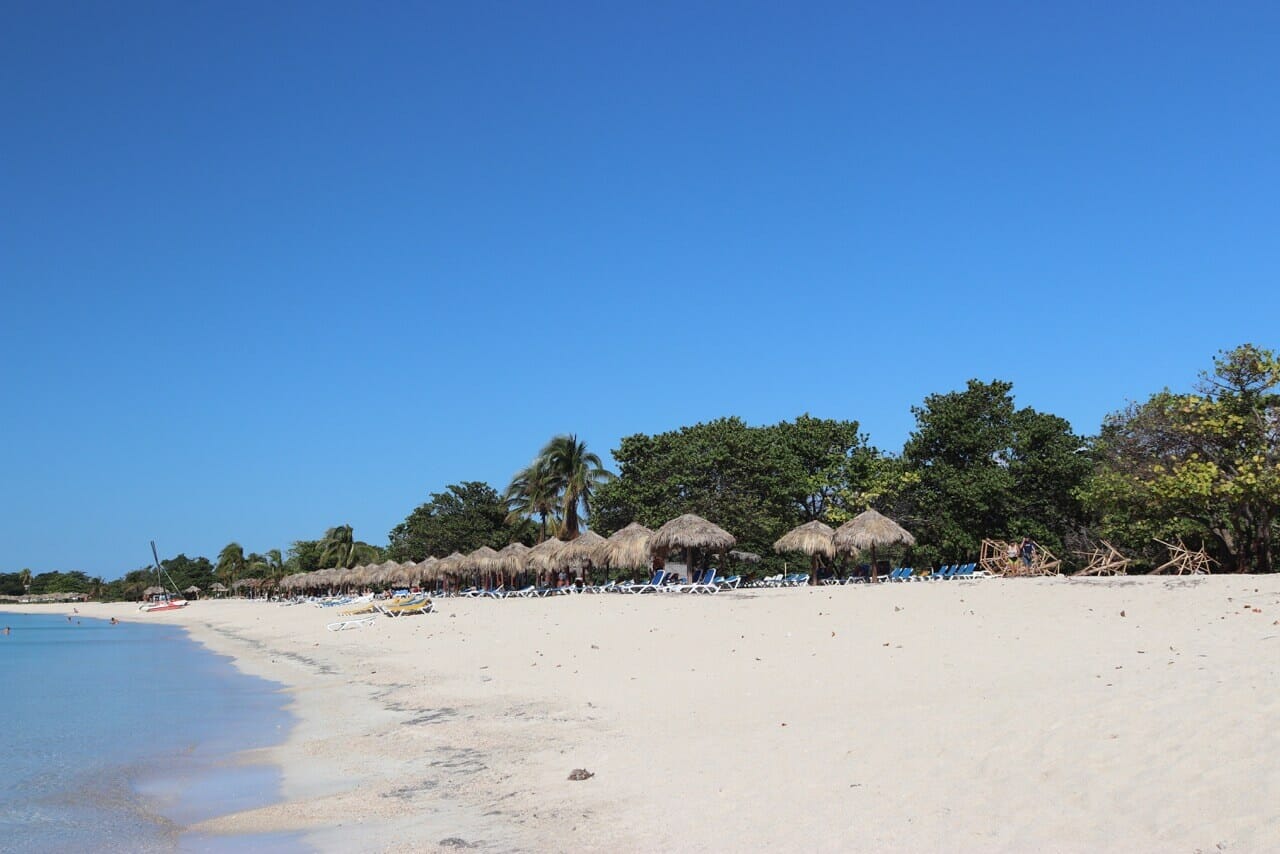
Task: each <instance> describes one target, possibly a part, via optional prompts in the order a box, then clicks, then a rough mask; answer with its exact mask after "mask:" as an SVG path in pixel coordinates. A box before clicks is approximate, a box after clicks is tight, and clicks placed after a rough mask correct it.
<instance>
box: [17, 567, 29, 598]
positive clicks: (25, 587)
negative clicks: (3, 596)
mask: <svg viewBox="0 0 1280 854" xmlns="http://www.w3.org/2000/svg"><path fill="white" fill-rule="evenodd" d="M18 580H19V581H21V582H22V591H23V592H24V593H26V592H29V591H30V590H31V570H29V569H26V568H23V570H22V572H19V573H18Z"/></svg>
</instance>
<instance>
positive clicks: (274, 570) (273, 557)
mask: <svg viewBox="0 0 1280 854" xmlns="http://www.w3.org/2000/svg"><path fill="white" fill-rule="evenodd" d="M263 567H264V568H265V570H266V576H267V578H270V579H271V580H272V581H279V580H280V579H281V578H284V572H285V570H284V555H282V554H281V553H280V550H279V549H267V553H266V554H265V555H264V556H263Z"/></svg>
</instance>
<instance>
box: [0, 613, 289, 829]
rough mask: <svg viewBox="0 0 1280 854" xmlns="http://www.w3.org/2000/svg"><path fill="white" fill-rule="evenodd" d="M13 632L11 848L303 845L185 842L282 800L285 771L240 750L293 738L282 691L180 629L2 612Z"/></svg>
mask: <svg viewBox="0 0 1280 854" xmlns="http://www.w3.org/2000/svg"><path fill="white" fill-rule="evenodd" d="M192 607H199V605H198V604H196V605H193V606H192ZM4 626H9V627H10V629H11V631H10V634H8V635H3V634H0V680H3V682H2V684H3V690H0V851H23V852H39V851H67V850H99V851H102V850H107V851H138V852H145V851H173V850H177V849H179V848H181V849H182V850H189V851H236V850H239V851H249V850H263V849H270V850H299V849H300V848H302V847H303V846H302V842H301V840H300V839H297V838H295V837H291V836H281V837H258V838H251V837H201V836H196V835H184V834H183V831H184V829H185V828H186V827H187V826H189V825H190V824H192V823H194V822H197V821H201V820H203V819H206V818H211V817H213V816H216V815H224V814H227V813H230V812H234V811H237V810H240V809H245V808H249V807H253V806H258V805H262V804H266V803H270V802H271V801H273V800H275V799H277V798H278V796H279V785H280V777H279V772H278V770H277V769H276V768H274V767H273V766H269V765H246V764H243V763H242V762H241V760H240V758H239V757H238V756H237V754H238V753H239V752H240V751H244V750H250V749H253V748H259V747H266V746H268V745H271V744H277V743H279V742H281V741H283V740H284V738H285V736H286V735H287V733H288V729H289V727H290V725H291V720H290V717H289V715H288V714H287V713H286V712H285V711H284V705H285V702H286V698H285V696H284V694H283V693H282V692H281V688H280V686H279V685H277V684H275V683H272V682H268V681H266V680H263V679H258V678H255V677H251V676H246V675H244V674H242V673H240V672H239V671H237V670H236V669H235V668H234V667H233V666H232V665H231V663H230V661H229V660H228V659H226V658H225V657H222V656H218V655H215V654H214V653H212V652H210V651H209V650H207V649H205V648H204V647H202V646H200V645H199V644H196V643H194V642H193V641H191V640H189V639H188V638H187V636H186V635H185V633H184V632H182V631H181V630H180V629H179V628H177V627H174V626H162V625H145V624H137V623H121V624H119V625H115V626H113V625H110V624H109V623H108V622H106V621H102V620H90V619H86V618H82V617H78V616H76V617H73V619H72V620H70V621H69V620H67V619H66V618H65V617H63V616H60V615H52V614H26V613H23V614H8V613H0V631H2V630H3V627H4Z"/></svg>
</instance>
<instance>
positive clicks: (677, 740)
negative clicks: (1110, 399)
mask: <svg viewBox="0 0 1280 854" xmlns="http://www.w3.org/2000/svg"><path fill="white" fill-rule="evenodd" d="M79 608H80V611H81V613H82V614H86V615H88V616H100V617H107V616H116V617H119V618H121V619H139V620H145V621H150V622H159V621H165V622H173V623H178V624H181V625H183V626H186V627H187V628H188V629H189V631H190V633H191V635H192V636H193V637H194V638H195V639H196V640H198V641H200V642H202V643H204V644H206V645H208V646H209V647H211V648H212V649H214V650H216V651H218V652H221V653H225V654H227V655H229V656H232V657H233V658H234V659H235V661H236V663H237V665H238V666H239V667H241V668H242V669H243V670H245V671H247V672H249V673H253V674H256V675H261V676H264V677H267V678H270V679H274V680H277V681H279V682H281V683H284V684H285V685H287V686H288V689H289V691H290V692H291V695H292V698H293V711H294V712H295V714H297V715H298V717H299V721H300V722H299V724H298V726H297V727H296V728H295V730H294V732H293V733H292V736H291V738H290V739H289V741H288V743H287V744H285V745H283V746H282V747H279V748H273V749H271V750H270V751H268V753H269V757H267V758H269V759H270V760H271V761H274V762H277V763H279V764H280V765H281V766H282V767H283V769H284V779H285V793H284V794H285V798H286V801H285V802H284V803H282V804H278V805H274V806H271V807H268V808H264V809H259V810H254V811H252V812H248V813H241V814H238V815H234V816H230V817H225V818H222V819H219V820H217V821H214V822H210V823H209V824H208V825H207V826H204V827H202V828H200V829H201V830H205V831H209V832H215V833H216V832H220V831H226V830H231V829H234V830H235V831H238V832H258V831H270V830H302V831H305V832H306V834H307V838H308V839H310V840H311V841H312V842H313V843H314V844H315V845H316V846H317V847H318V848H320V849H321V850H326V851H328V850H333V851H337V850H343V851H352V850H358V851H380V850H397V851H402V850H423V851H431V850H441V848H442V846H441V843H442V842H445V843H446V847H448V846H450V845H460V844H461V843H463V842H465V843H466V844H468V845H474V846H476V847H477V848H478V849H482V850H494V851H509V850H527V851H529V850H531V851H653V850H676V851H764V850H770V851H944V850H945V851H984V852H990V851H1031V850H1038V851H1063V852H1068V851H1080V852H1085V851H1126V852H1130V851H1185V852H1194V851H1206V852H1208V851H1219V850H1227V851H1268V850H1277V849H1280V808H1278V807H1277V805H1278V804H1280V763H1277V762H1276V757H1277V756H1280V693H1278V692H1277V691H1276V685H1277V683H1278V681H1280V680H1278V679H1277V677H1278V676H1280V576H1214V577H1173V578H1168V577H1140V578H1114V579H1079V580H1068V579H1065V578H1057V579H1040V580H1016V579H1009V580H984V581H966V582H939V583H908V584H883V585H879V586H877V587H874V588H871V587H867V586H854V587H821V588H800V589H784V590H746V591H740V592H725V593H720V594H718V595H715V596H696V597H695V596H682V595H674V594H658V595H645V596H636V595H631V596H622V595H599V596H588V595H580V596H564V597H555V598H551V599H535V600H507V601H492V600H469V599H444V600H439V601H438V602H437V610H436V612H435V613H432V614H428V615H425V616H420V617H406V618H403V619H396V620H391V619H386V618H380V619H379V620H378V621H377V622H376V623H375V624H374V625H373V626H372V627H369V628H367V629H362V630H354V631H348V632H342V633H332V632H328V631H326V630H325V624H326V623H327V622H329V621H331V620H332V619H334V618H335V617H334V612H333V610H330V609H325V610H321V609H318V608H316V607H313V606H308V605H301V606H291V607H280V606H278V605H276V604H271V603H266V602H248V601H202V602H197V603H194V604H193V605H192V606H191V607H189V608H187V609H186V610H183V611H177V612H171V613H165V614H152V615H143V614H140V613H138V612H137V611H136V610H135V607H134V606H133V605H80V606H79ZM576 768H585V769H587V770H589V771H590V772H592V773H593V774H594V775H595V776H593V777H591V778H590V779H588V780H585V781H571V780H569V779H567V778H568V776H569V773H570V771H572V770H573V769H576Z"/></svg>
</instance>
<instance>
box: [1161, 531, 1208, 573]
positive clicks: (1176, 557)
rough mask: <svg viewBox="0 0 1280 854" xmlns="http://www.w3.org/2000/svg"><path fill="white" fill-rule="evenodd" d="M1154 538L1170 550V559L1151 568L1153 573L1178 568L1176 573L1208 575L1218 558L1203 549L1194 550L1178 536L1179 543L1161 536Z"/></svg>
mask: <svg viewBox="0 0 1280 854" xmlns="http://www.w3.org/2000/svg"><path fill="white" fill-rule="evenodd" d="M1153 539H1154V540H1155V541H1156V542H1157V543H1159V544H1160V545H1162V546H1164V547H1165V548H1167V549H1168V550H1169V559H1168V560H1167V561H1165V562H1164V563H1162V564H1160V566H1158V567H1156V568H1155V569H1153V570H1151V574H1152V575H1160V574H1161V573H1164V572H1171V571H1174V570H1176V572H1175V573H1174V574H1175V575H1208V574H1209V572H1210V570H1211V567H1212V565H1213V564H1215V563H1217V561H1216V560H1214V559H1213V558H1211V557H1209V555H1207V554H1206V553H1205V552H1204V550H1203V549H1200V550H1197V551H1192V550H1191V549H1189V548H1187V546H1186V544H1185V543H1183V542H1182V538H1181V537H1179V538H1178V543H1177V545H1174V544H1173V543H1166V542H1165V541H1164V540H1162V539H1160V538H1159V537H1153Z"/></svg>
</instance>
